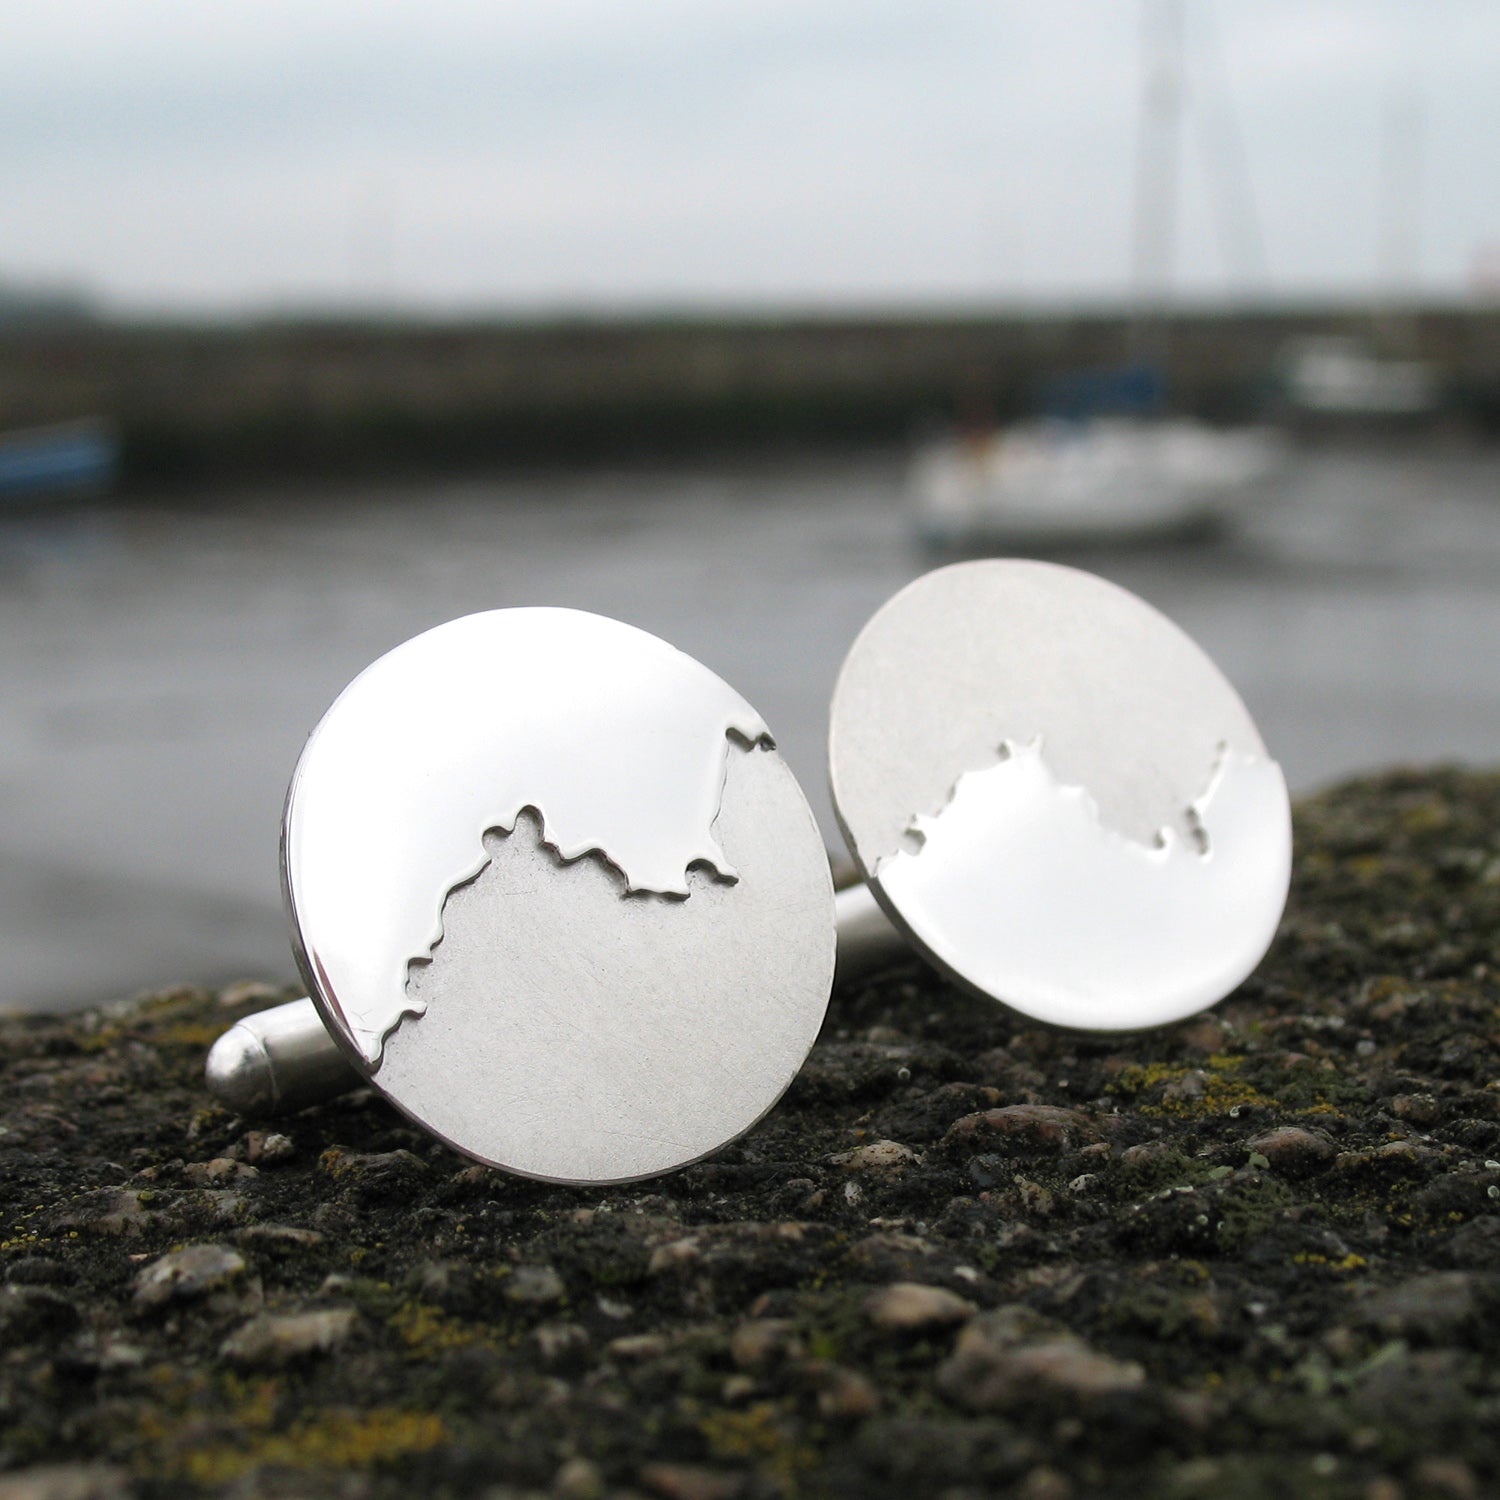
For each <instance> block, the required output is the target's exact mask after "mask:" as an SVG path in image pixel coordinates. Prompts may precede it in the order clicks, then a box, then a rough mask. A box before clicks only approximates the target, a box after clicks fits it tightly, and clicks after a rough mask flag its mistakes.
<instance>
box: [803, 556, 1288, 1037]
mask: <svg viewBox="0 0 1500 1500" xmlns="http://www.w3.org/2000/svg"><path fill="white" fill-rule="evenodd" d="M829 769H830V777H831V781H832V787H833V796H834V805H835V809H836V812H837V815H838V819H839V823H840V825H841V827H842V829H843V831H844V835H845V838H846V840H847V842H848V845H849V850H850V853H851V854H852V855H853V856H854V858H855V861H856V862H857V863H858V865H859V868H860V871H861V873H862V874H863V875H864V877H865V880H866V885H865V887H864V888H863V890H862V892H861V893H860V899H862V900H863V901H864V903H865V904H866V906H867V908H874V906H875V905H876V903H878V905H879V908H880V909H881V910H882V911H883V912H884V914H885V915H886V916H887V917H888V918H889V919H890V922H891V923H892V924H894V927H895V928H896V929H898V930H899V931H900V932H901V933H902V934H903V935H904V937H905V938H906V939H907V940H908V941H909V942H910V943H911V945H912V946H913V947H914V948H915V949H916V951H917V952H918V953H920V954H921V955H922V957H923V958H925V959H926V960H927V961H928V962H929V963H931V964H932V965H933V966H934V967H936V968H937V969H938V970H940V971H941V972H943V973H945V974H947V975H948V976H949V977H950V978H952V979H954V980H956V981H958V982H959V983H960V984H961V985H963V986H965V987H966V988H968V989H969V990H971V991H974V992H976V993H978V994H980V995H985V996H988V997H990V998H992V999H995V1000H999V1001H1002V1002H1003V1003H1004V1004H1006V1005H1008V1006H1011V1007H1013V1008H1014V1009H1016V1010H1018V1011H1021V1012H1022V1013H1023V1014H1025V1015H1027V1016H1030V1017H1032V1018H1033V1019H1035V1020H1039V1021H1044V1022H1048V1023H1050V1024H1053V1025H1058V1026H1067V1027H1074V1028H1079V1029H1083V1030H1099V1031H1119V1030H1134V1029H1137V1028H1141V1027H1148V1026H1159V1025H1163V1024H1165V1023H1167V1022H1171V1021H1177V1020H1181V1019H1182V1018H1184V1017H1185V1016H1189V1015H1192V1014H1193V1013H1194V1012H1195V1011H1199V1010H1202V1009H1203V1008H1204V1007H1206V1006H1209V1005H1213V1004H1214V1003H1215V1002H1217V1001H1219V1000H1222V999H1223V998H1224V997H1225V996H1226V995H1227V994H1229V993H1230V991H1231V990H1233V989H1234V988H1235V987H1236V986H1237V985H1238V984H1239V983H1240V982H1241V981H1242V980H1243V979H1245V978H1246V977H1247V976H1248V975H1249V974H1250V973H1251V971H1252V970H1253V969H1254V968H1255V967H1256V965H1257V964H1258V963H1259V962H1260V960H1261V958H1262V957H1263V956H1264V954H1265V952H1266V949H1267V948H1268V947H1269V945H1270V942H1271V939H1272V938H1273V937H1274V936H1275V933H1276V928H1277V924H1278V922H1279V920H1280V917H1281V913H1282V909H1283V907H1284V905H1285V903H1286V896H1287V887H1288V883H1289V881H1290V876H1291V854H1292V830H1291V808H1290V803H1289V799H1288V796H1287V788H1286V782H1285V779H1284V778H1283V776H1282V773H1281V769H1280V767H1279V766H1278V765H1277V764H1276V762H1275V761H1274V760H1272V759H1271V757H1270V755H1269V754H1268V752H1267V750H1266V747H1265V745H1264V743H1263V742H1262V741H1261V738H1260V735H1259V733H1258V732H1257V731H1256V728H1255V725H1254V723H1253V721H1252V720H1251V718H1250V715H1249V713H1248V711H1247V710H1246V708H1245V706H1244V704H1243V703H1242V702H1241V701H1240V699H1239V696H1238V694H1237V693H1236V692H1235V691H1234V689H1233V687H1231V686H1230V684H1229V682H1228V680H1227V679H1226V678H1225V677H1224V675H1223V674H1222V673H1221V672H1220V671H1219V669H1218V668H1217V667H1216V666H1215V665H1214V664H1213V662H1212V661H1210V660H1209V658H1208V657H1207V655H1205V654H1204V652H1203V651H1202V650H1201V649H1200V648H1199V647H1198V646H1197V645H1196V644H1195V643H1194V642H1193V641H1192V640H1191V639H1189V637H1188V636H1187V635H1186V634H1185V633H1184V632H1183V631H1182V630H1180V629H1179V628H1178V627H1177V626H1176V625H1174V624H1173V623H1172V622H1171V621H1170V620H1168V619H1167V618H1166V617H1165V616H1164V615H1161V614H1159V613H1158V612H1157V611H1156V610H1155V609H1153V608H1152V607H1151V606H1150V605H1148V604H1146V603H1145V602H1144V601H1143V600H1141V599H1139V598H1137V597H1136V596H1135V595H1134V594H1131V593H1129V592H1127V591H1126V590H1125V589H1122V588H1119V587H1117V586H1116V585H1114V584H1112V583H1108V582H1106V581H1105V580H1104V579H1102V578H1098V577H1096V576H1094V575H1093V574H1089V573H1084V572H1080V571H1079V570H1077V569H1074V568H1067V567H1062V566H1058V565H1056V564H1052V563H1043V562H1031V561H1011V560H1004V561H1001V560H995V561H982V562H970V563H959V564H955V565H954V566H952V567H947V568H941V569H939V570H938V571H936V572H933V573H929V574H927V575H926V576H924V577H922V578H919V579H917V580H916V581H915V582H914V583H912V584H910V585H909V586H908V587H907V588H905V589H903V590H902V591H901V592H900V593H899V594H897V595H896V596H895V597H894V598H893V599H891V600H890V601H889V602H888V603H887V604H885V605H884V606H883V607H882V608H881V609H880V610H879V611H878V612H877V613H876V614H875V616H874V618H873V619H871V620H870V622H869V623H868V624H867V625H866V626H865V628H864V630H863V631H862V632H861V634H860V636H859V638H858V639H857V640H856V641H855V643H854V646H853V647H852V649H851V650H850V652H849V655H848V657H847V658H846V660H845V662H844V666H843V669H842V671H841V673H840V675H839V678H838V684H837V687H836V688H835V690H834V695H833V707H832V713H831V718H830V730H829ZM871 920H872V921H873V917H871Z"/></svg>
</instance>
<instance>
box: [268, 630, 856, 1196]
mask: <svg viewBox="0 0 1500 1500" xmlns="http://www.w3.org/2000/svg"><path fill="white" fill-rule="evenodd" d="M282 872H283V882H284V886H285V890H286V896H287V902H288V905H289V908H290V911H291V914H292V920H293V930H294V938H295V944H296V946H297V949H298V958H299V962H300V963H301V966H302V969H303V975H304V977H305V978H306V980H307V983H308V987H309V991H310V993H311V995H312V998H313V1000H314V1002H315V1004H316V1005H317V1007H318V1009H319V1012H320V1013H321V1015H322V1017H323V1020H324V1023H325V1024H326V1025H327V1027H328V1028H329V1030H330V1031H331V1032H332V1033H333V1034H334V1035H335V1036H336V1037H337V1038H338V1039H339V1041H340V1042H341V1043H342V1045H343V1046H344V1048H345V1050H346V1052H347V1053H348V1054H349V1056H350V1057H351V1059H352V1060H353V1062H354V1063H355V1066H356V1067H357V1068H358V1069H359V1070H360V1071H361V1072H362V1073H363V1074H365V1076H366V1077H368V1078H369V1080H370V1082H371V1083H372V1084H373V1085H374V1086H375V1087H376V1088H377V1089H379V1090H380V1091H381V1092H382V1093H384V1094H385V1095H386V1096H387V1097H388V1098H390V1099H391V1100H392V1102H394V1103H395V1104H396V1105H398V1106H399V1107H400V1108H401V1109H403V1110H404V1111H405V1112H406V1113H407V1114H408V1115H410V1116H411V1117H412V1118H413V1119H415V1120H416V1121H418V1122H419V1123H420V1124H422V1125H424V1126H426V1127H427V1128H428V1129H429V1130H431V1131H433V1132H434V1133H435V1134H437V1135H438V1136H440V1137H442V1138H443V1139H444V1140H446V1141H448V1142H449V1143H450V1144H451V1145H454V1146H456V1147H457V1148H458V1149H460V1150H462V1151H464V1152H467V1153H468V1154H469V1155H471V1156H473V1157H475V1158H477V1159H479V1160H481V1161H484V1162H487V1163H490V1164H491V1165H495V1166H499V1167H503V1168H505V1169H506V1170H508V1171H512V1172H518V1173H521V1174H523V1175H526V1176H531V1177H538V1178H543V1179H546V1180H549V1181H557V1182H572V1183H604V1182H618V1181H626V1180H630V1179H633V1178H639V1177H648V1176H652V1175H655V1174H656V1173H660V1172H665V1171H669V1170H671V1169H672V1168H674V1167H679V1166H683V1165H685V1164H686V1163H688V1162H691V1161H694V1160H696V1159H697V1158H699V1157H701V1156H704V1155H706V1154H707V1153H709V1152H711V1151H713V1150H715V1149H716V1148H717V1147H719V1146H721V1145H723V1144H724V1143H725V1142H726V1141H729V1140H732V1139H733V1138H734V1137H735V1136H737V1135H739V1134H741V1133H742V1132H743V1131H745V1130H747V1129H748V1128H749V1127H750V1126H751V1125H753V1124H754V1123H755V1122H756V1120H758V1119H759V1118H760V1117H761V1116H762V1115H763V1114H764V1113H765V1112H766V1111H767V1110H768V1109H769V1108H770V1107H771V1106H772V1105H773V1104H774V1103H775V1102H776V1100H777V1098H778V1097H779V1096H780V1095H781V1093H782V1091H783V1090H784V1089H785V1088H786V1086H787V1084H788V1083H789V1082H790V1081H791V1079H792V1077H793V1076H794V1075H795V1073H796V1071H797V1069H798V1068H799V1067H800V1066H801V1064H802V1062H803V1060H804V1058H805V1057H806V1055H807V1052H808V1049H809V1048H810V1047H811V1046H812V1043H813V1041H814V1039H815V1038H816V1036H817V1033H818V1029H819V1027H820V1025H821V1024H822V1020H823V1014H824V1011H825V1009H826V1007H827V1002H828V994H829V989H830V986H831V984H832V976H833V958H834V936H833V931H834V930H833V893H832V888H831V881H830V877H829V870H828V859H827V854H826V852H825V850H824V847H823V842H822V839H821V837H820V835H819V833H818V829H817V826H816V823H815V821H814V819H813V816H812V813H811V811H810V810H809V808H808V805H807V802H806V799H805V798H804V796H803V794H802V791H801V789H800V788H799V787H798V785H797V783H796V781H795V780H794V778H793V777H792V774H791V772H790V771H789V770H788V769H787V767H786V765H785V763H784V762H783V761H782V759H781V757H780V755H779V754H778V753H777V751H776V749H775V746H774V744H773V742H772V740H771V737H770V734H769V731H768V730H767V728H766V726H765V724H764V723H763V722H762V721H761V719H760V717H759V715H758V714H757V713H756V712H755V711H754V709H752V708H751V707H750V705H749V704H748V703H746V702H745V701H744V699H742V698H741V697H740V696H739V695H738V694H737V693H735V692H734V691H733V690H732V689H731V688H729V687H728V686H727V685H726V684H725V683H724V682H722V681H721V680H720V679H719V678H718V677H716V676H715V675H714V674H713V673H712V672H710V671H709V670H708V669H707V668H706V667H704V666H702V665H701V664H699V663H698V662H696V661H694V660H693V659H692V658H691V657H689V656H686V655H685V654H683V653H682V652H680V651H677V650H675V649H674V648H673V647H671V646H669V645H667V644H666V643H665V642H663V641H660V640H658V639H657V638H656V637H654V636H651V635H648V634H646V633H645V632H644V631H640V630H636V629H634V628H632V627H631V626H628V625H623V624H620V623H619V622H617V621H614V620H607V619H604V618H602V617H600V616H597V615H590V614H584V613H581V612H578V611H575V610H565V609H508V610H495V611H491V612H489V613H485V614H479V615H470V616H468V617H466V618H464V619H460V620H454V621H451V622H450V623H448V624H446V625H440V626H438V627H437V628H436V629H434V630H429V631H427V632H426V633H425V634H423V635H419V636H417V637H415V638H414V639H412V640H410V641H407V642H406V643H405V644H404V645H401V646H398V647H397V648H396V649H395V650H393V651H391V652H390V653H389V654H387V655H386V656H383V657H381V658H380V660H379V661H377V662H375V663H374V664H373V665H372V666H371V667H369V668H367V669H366V670H365V671H364V672H363V673H361V674H360V676H359V677H357V678H356V679H355V680H354V681H353V682H352V683H351V684H350V685H349V687H348V688H347V689H345V691H344V692H343V694H342V695H341V696H340V697H339V698H338V699H337V701H336V702H335V703H334V705H333V707H332V708H330V709H329V711H328V713H327V715H326V716H325V717H324V719H323V720H322V722H321V723H320V724H319V725H318V727H317V729H315V730H314V731H313V734H312V736H311V738H310V739H309V740H308V743H307V746H306V748H305V750H304V751H303V754H302V757H301V760H300V761H299V762H298V765H297V769H296V772H295V774H294V776H293V778H292V784H291V789H290V791H289V793H288V797H287V807H286V820H285V826H284V830H283V839H282Z"/></svg>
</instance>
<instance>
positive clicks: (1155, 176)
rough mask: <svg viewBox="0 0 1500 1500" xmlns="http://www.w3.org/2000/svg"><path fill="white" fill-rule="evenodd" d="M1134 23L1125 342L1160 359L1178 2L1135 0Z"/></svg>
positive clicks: (1174, 139) (1177, 133) (1173, 232)
mask: <svg viewBox="0 0 1500 1500" xmlns="http://www.w3.org/2000/svg"><path fill="white" fill-rule="evenodd" d="M1141 21H1142V31H1141V73H1142V92H1141V118H1140V128H1139V134H1138V137H1137V141H1136V164H1135V218H1134V229H1135V244H1134V249H1133V261H1132V277H1131V282H1132V284H1131V337H1130V347H1131V356H1132V358H1134V359H1138V360H1139V359H1155V360H1162V359H1164V357H1165V355H1166V341H1167V338H1166V335H1167V328H1166V314H1167V313H1168V311H1169V310H1170V305H1171V292H1172V257H1173V250H1174V248H1175V245H1176V238H1177V178H1178V157H1179V150H1180V144H1179V143H1180V138H1181V135H1182V131H1181V121H1182V104H1183V85H1182V47H1183V29H1182V27H1183V17H1182V3H1181V0H1143V4H1142V10H1141Z"/></svg>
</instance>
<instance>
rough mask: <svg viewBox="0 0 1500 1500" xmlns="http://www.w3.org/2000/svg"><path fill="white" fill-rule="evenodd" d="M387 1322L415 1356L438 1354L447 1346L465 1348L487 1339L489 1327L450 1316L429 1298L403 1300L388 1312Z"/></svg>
mask: <svg viewBox="0 0 1500 1500" xmlns="http://www.w3.org/2000/svg"><path fill="white" fill-rule="evenodd" d="M390 1326H391V1327H392V1328H393V1329H395V1331H396V1333H397V1334H399V1335H400V1337H401V1341H402V1343H404V1344H405V1345H406V1347H407V1348H408V1349H409V1350H411V1352H412V1353H413V1355H415V1356H416V1357H418V1358H426V1357H428V1356H430V1355H433V1354H441V1353H443V1352H444V1351H445V1350H448V1349H467V1348H469V1347H470V1346H471V1345H473V1344H480V1343H484V1342H486V1341H487V1340H488V1339H489V1337H490V1330H489V1329H488V1328H486V1327H484V1325H483V1324H474V1323H465V1322H461V1321H460V1320H459V1319H457V1318H450V1317H449V1316H448V1315H447V1314H446V1313H445V1312H443V1310H442V1309H441V1308H438V1307H433V1306H432V1304H431V1303H429V1302H407V1303H404V1304H403V1305H402V1306H401V1307H399V1308H397V1309H396V1311H395V1312H394V1313H393V1314H392V1315H391V1318H390Z"/></svg>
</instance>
